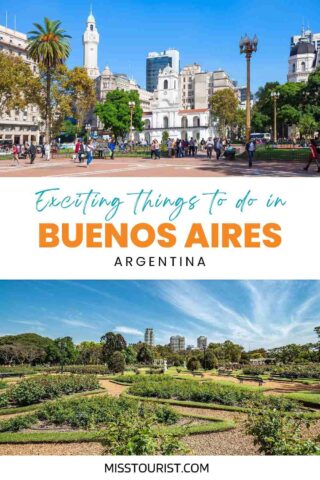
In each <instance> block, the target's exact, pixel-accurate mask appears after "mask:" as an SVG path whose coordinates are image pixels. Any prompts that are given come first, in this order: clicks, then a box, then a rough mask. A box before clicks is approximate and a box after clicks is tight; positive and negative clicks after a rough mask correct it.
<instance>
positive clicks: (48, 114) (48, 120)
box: [46, 67, 51, 143]
mask: <svg viewBox="0 0 320 480" xmlns="http://www.w3.org/2000/svg"><path fill="white" fill-rule="evenodd" d="M46 97H47V98H46V139H47V142H48V143H50V141H51V71H50V67H48V68H47V91H46Z"/></svg>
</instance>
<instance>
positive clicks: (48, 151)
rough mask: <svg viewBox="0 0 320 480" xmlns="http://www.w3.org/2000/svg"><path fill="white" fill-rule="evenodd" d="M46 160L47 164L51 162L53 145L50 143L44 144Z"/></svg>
mask: <svg viewBox="0 0 320 480" xmlns="http://www.w3.org/2000/svg"><path fill="white" fill-rule="evenodd" d="M44 158H45V160H46V161H47V162H49V161H50V160H51V145H50V143H49V142H46V143H45V144H44Z"/></svg>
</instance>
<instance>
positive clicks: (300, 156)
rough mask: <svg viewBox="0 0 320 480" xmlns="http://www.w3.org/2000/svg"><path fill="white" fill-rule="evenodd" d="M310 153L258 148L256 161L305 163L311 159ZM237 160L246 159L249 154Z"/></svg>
mask: <svg viewBox="0 0 320 480" xmlns="http://www.w3.org/2000/svg"><path fill="white" fill-rule="evenodd" d="M309 152H310V151H309V148H296V149H295V148H272V147H258V148H257V150H256V152H255V160H264V161H291V162H292V161H300V162H305V161H306V160H307V159H308V157H309ZM237 158H241V159H244V158H245V159H246V158H247V152H243V153H242V154H241V155H239V156H237Z"/></svg>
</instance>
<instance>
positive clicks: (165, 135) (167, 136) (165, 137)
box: [162, 130, 169, 143]
mask: <svg viewBox="0 0 320 480" xmlns="http://www.w3.org/2000/svg"><path fill="white" fill-rule="evenodd" d="M168 139H169V132H167V131H166V130H165V131H164V132H162V143H167V141H168Z"/></svg>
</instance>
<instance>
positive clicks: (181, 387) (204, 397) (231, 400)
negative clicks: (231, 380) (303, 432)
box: [129, 376, 296, 411]
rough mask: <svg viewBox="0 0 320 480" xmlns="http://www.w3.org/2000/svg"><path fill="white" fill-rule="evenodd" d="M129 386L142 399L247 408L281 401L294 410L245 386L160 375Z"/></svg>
mask: <svg viewBox="0 0 320 480" xmlns="http://www.w3.org/2000/svg"><path fill="white" fill-rule="evenodd" d="M131 383H132V386H130V388H129V393H131V394H133V395H137V396H142V397H155V398H163V399H176V400H190V401H193V402H202V403H217V404H221V405H230V406H242V407H246V405H247V403H248V402H254V403H255V404H257V405H261V404H264V405H269V406H270V408H274V407H277V405H278V404H279V402H283V403H284V404H285V408H286V409H287V410H288V411H289V410H292V409H294V408H295V407H296V403H295V402H292V401H290V400H281V399H279V398H278V397H272V396H264V395H263V394H262V393H261V392H258V391H256V390H255V389H252V388H249V387H247V386H238V385H231V384H229V385H225V384H223V383H220V382H211V381H210V382H198V381H195V380H183V381H182V380H178V379H174V378H170V377H168V376H163V377H160V378H159V377H158V378H157V379H156V381H154V379H153V377H151V378H150V377H149V378H145V377H144V378H143V379H142V378H141V380H140V381H135V382H131Z"/></svg>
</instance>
